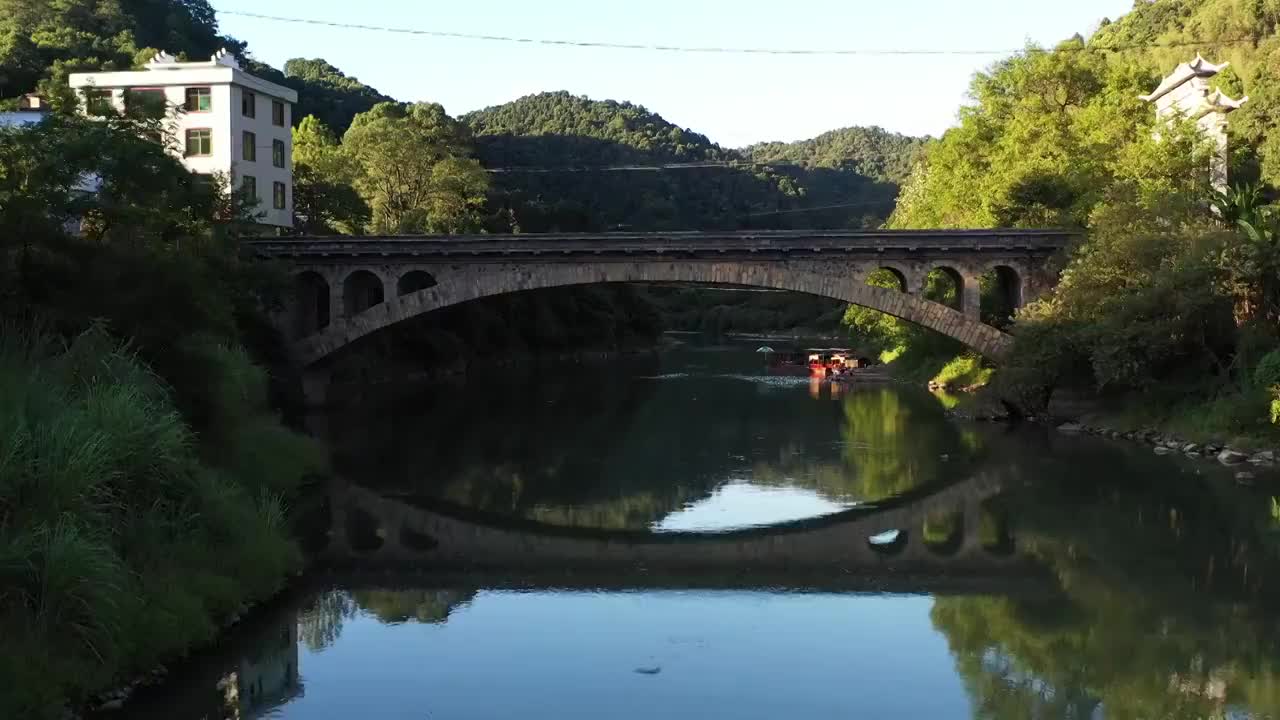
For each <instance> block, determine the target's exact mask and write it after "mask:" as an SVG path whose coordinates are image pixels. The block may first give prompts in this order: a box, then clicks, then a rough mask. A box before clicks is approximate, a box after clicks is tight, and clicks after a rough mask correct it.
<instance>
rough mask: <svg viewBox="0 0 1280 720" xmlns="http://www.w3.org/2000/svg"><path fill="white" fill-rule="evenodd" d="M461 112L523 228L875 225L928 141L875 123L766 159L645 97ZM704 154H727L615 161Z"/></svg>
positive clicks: (547, 100)
mask: <svg viewBox="0 0 1280 720" xmlns="http://www.w3.org/2000/svg"><path fill="white" fill-rule="evenodd" d="M462 119H463V121H464V122H466V123H467V125H468V126H469V127H470V128H471V129H472V131H473V132H474V133H475V145H476V153H477V156H478V157H479V158H480V160H481V162H483V163H484V164H485V165H486V166H487V167H489V168H502V169H504V170H506V171H505V172H502V173H496V174H495V176H494V187H493V193H492V196H493V199H494V202H495V203H496V204H497V205H499V206H500V212H505V213H507V214H508V215H509V217H510V218H511V219H512V221H513V222H514V225H515V228H516V229H518V230H520V231H523V232H542V231H552V230H561V231H574V230H606V229H611V228H626V229H633V230H667V229H671V230H696V229H733V228H790V227H822V228H846V227H866V226H877V225H879V224H880V223H881V222H883V221H884V219H885V218H886V217H887V216H888V213H889V212H890V211H891V210H892V209H893V204H894V200H895V198H896V197H897V192H898V186H897V184H896V183H895V182H894V181H893V178H892V177H890V175H891V174H892V175H893V177H901V176H903V175H905V170H904V168H906V167H908V166H909V164H910V161H911V153H913V152H914V151H915V148H916V146H917V145H918V144H919V142H920V141H919V140H915V139H911V138H902V136H892V135H891V134H888V133H883V135H884V136H885V137H884V138H879V136H878V133H882V131H869V132H868V137H876V138H877V139H878V141H877V142H871V141H869V142H864V143H861V144H859V143H854V142H849V143H845V144H843V145H840V144H832V145H831V146H829V147H826V148H825V149H824V151H823V153H822V154H821V158H816V157H815V158H798V159H791V158H782V157H779V158H768V159H764V160H758V159H754V158H753V157H752V153H750V152H744V151H740V150H732V149H726V148H722V147H720V146H719V145H717V144H715V143H713V142H711V141H710V140H708V139H707V137H706V136H705V135H702V134H700V133H697V132H694V131H692V130H688V129H683V128H680V127H678V126H676V125H674V124H672V123H670V122H668V121H667V120H665V119H664V118H662V116H660V115H658V114H656V113H653V112H650V111H648V110H646V109H645V108H643V107H641V106H638V105H633V104H631V103H625V102H615V101H612V100H593V99H590V98H586V97H580V96H575V95H572V94H570V93H567V92H549V93H540V94H537V95H530V96H527V97H523V98H520V99H518V100H515V101H513V102H510V103H506V104H503V105H498V106H495V107H490V108H486V109H484V110H479V111H477V112H473V113H470V114H468V115H466V116H464V117H463V118H462ZM856 130H857V129H854V130H851V131H849V132H853V131H856ZM898 138H901V140H900V141H899V140H898ZM872 147H879V148H882V149H883V150H884V154H883V155H880V156H876V155H875V151H874V150H873V149H872ZM843 148H848V149H849V151H850V155H849V156H847V157H845V156H842V154H841V153H842V152H843ZM890 153H894V156H893V157H889V154H890ZM899 155H901V156H900V157H899ZM701 162H714V163H718V164H720V165H718V166H713V167H685V168H666V169H662V170H658V169H639V168H629V167H618V166H629V165H644V166H652V165H659V164H668V163H695V164H696V163H701ZM774 162H776V163H779V166H778V167H771V166H770V165H769V163H774ZM860 166H866V167H867V168H871V169H873V170H874V174H873V173H864V172H862V171H860V170H859V169H858V168H859V167H860ZM889 168H892V169H893V170H892V173H890V172H887V171H886V169H889ZM831 206H836V207H831Z"/></svg>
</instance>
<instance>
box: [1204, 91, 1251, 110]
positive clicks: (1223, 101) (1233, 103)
mask: <svg viewBox="0 0 1280 720" xmlns="http://www.w3.org/2000/svg"><path fill="white" fill-rule="evenodd" d="M1204 99H1205V103H1207V104H1208V109H1209V110H1211V111H1214V112H1231V111H1232V110H1239V109H1240V106H1241V105H1244V104H1245V103H1247V102H1249V96H1248V95H1245V96H1244V97H1242V98H1240V99H1239V100H1232V99H1231V98H1230V97H1227V94H1226V93H1224V92H1222V91H1221V90H1219V89H1217V88H1214V90H1213V92H1211V93H1209V94H1208V95H1206V96H1205V98H1204Z"/></svg>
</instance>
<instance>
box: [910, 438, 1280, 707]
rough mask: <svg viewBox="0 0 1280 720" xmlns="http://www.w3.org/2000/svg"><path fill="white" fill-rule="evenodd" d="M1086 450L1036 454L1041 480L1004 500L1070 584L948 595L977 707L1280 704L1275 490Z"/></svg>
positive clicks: (956, 646)
mask: <svg viewBox="0 0 1280 720" xmlns="http://www.w3.org/2000/svg"><path fill="white" fill-rule="evenodd" d="M1077 457H1078V462H1077V463H1073V465H1072V466H1071V467H1070V468H1065V469H1064V468H1063V467H1062V464H1061V463H1058V464H1057V466H1056V467H1055V466H1054V465H1051V464H1049V463H1037V462H1035V461H1032V460H1026V461H1025V469H1026V472H1027V474H1028V476H1036V475H1039V476H1041V478H1042V480H1041V481H1040V482H1036V483H1035V484H1033V485H1030V486H1028V487H1027V488H1024V489H1022V490H1020V491H1018V492H1016V493H1013V494H1011V495H1008V496H1005V497H1004V498H1003V499H1002V500H1003V501H1004V502H1005V503H1006V504H1007V507H1008V509H1009V512H1010V514H1011V516H1012V517H1013V518H1015V521H1016V524H1017V530H1016V532H1017V537H1018V542H1019V547H1020V548H1021V549H1022V550H1024V551H1026V552H1029V553H1031V554H1032V555H1035V556H1037V557H1039V558H1040V559H1041V560H1043V561H1044V562H1045V563H1046V564H1047V565H1048V566H1049V567H1051V568H1052V569H1053V570H1054V572H1055V573H1056V575H1057V578H1058V581H1059V585H1060V587H1061V592H1059V593H1057V594H1053V595H1050V596H1047V597H1043V596H1041V597H1009V598H975V597H948V598H940V599H938V600H937V601H936V603H935V606H934V610H933V621H934V624H935V626H936V627H938V629H939V630H941V631H942V632H943V633H944V634H945V635H946V636H947V639H948V642H949V644H950V646H951V651H952V653H953V654H954V655H955V657H956V662H957V667H958V669H959V671H960V673H961V675H962V676H963V677H964V679H965V682H966V684H967V687H968V690H969V692H970V694H971V696H972V698H973V702H974V706H975V712H976V714H978V715H979V716H981V717H989V718H1090V717H1094V715H1092V714H1091V713H1093V712H1094V708H1095V707H1097V708H1101V710H1100V712H1101V714H1102V715H1103V716H1105V717H1108V718H1130V717H1132V718H1175V717H1177V718H1181V717H1206V718H1207V717H1224V716H1226V715H1227V713H1228V711H1229V710H1231V709H1247V711H1249V712H1251V713H1253V715H1251V716H1252V717H1276V716H1277V714H1280V632H1278V631H1277V628H1276V626H1275V623H1274V620H1273V617H1272V611H1271V608H1273V607H1274V602H1275V601H1276V599H1277V598H1278V597H1280V593H1278V592H1277V590H1278V589H1280V583H1278V582H1277V581H1276V580H1275V570H1276V569H1277V557H1276V552H1275V551H1276V550H1277V546H1276V543H1275V540H1274V536H1273V534H1272V533H1273V529H1272V528H1273V519H1272V518H1271V513H1270V498H1269V497H1266V496H1258V495H1256V494H1254V493H1252V492H1250V491H1248V490H1244V489H1240V488H1237V487H1234V486H1232V485H1229V484H1225V483H1222V482H1221V481H1217V482H1209V481H1198V480H1195V479H1191V480H1189V481H1188V480H1186V479H1183V478H1178V477H1174V476H1172V474H1171V473H1170V472H1169V470H1170V467H1169V466H1167V465H1155V464H1152V465H1150V466H1147V465H1145V464H1144V463H1143V462H1135V461H1134V460H1133V459H1131V458H1130V459H1128V460H1123V463H1124V464H1123V466H1124V467H1126V468H1127V470H1128V472H1127V473H1126V474H1125V476H1124V477H1117V475H1116V474H1115V473H1114V468H1115V467H1116V466H1117V465H1119V463H1120V462H1122V459H1121V458H1118V457H1112V456H1108V455H1107V454H1106V453H1101V454H1098V453H1095V454H1081V455H1079V456H1077ZM1108 465H1109V466H1110V467H1111V468H1112V469H1113V472H1111V473H1110V474H1108V473H1106V472H1105V471H1104V470H1103V468H1105V467H1107V466H1108ZM1241 717H1246V716H1245V715H1241Z"/></svg>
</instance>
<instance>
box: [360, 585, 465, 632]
mask: <svg viewBox="0 0 1280 720" xmlns="http://www.w3.org/2000/svg"><path fill="white" fill-rule="evenodd" d="M475 596H476V591H475V590H458V589H429V590H356V591H354V592H352V593H351V599H352V600H353V601H354V603H355V604H356V606H357V607H359V608H360V609H361V610H363V611H364V612H366V613H368V614H370V615H372V616H373V617H375V618H377V619H378V621H379V622H382V623H387V624H393V625H394V624H400V623H406V622H420V623H442V622H444V621H446V620H448V619H449V615H450V613H452V612H453V611H455V610H457V609H458V608H459V607H462V606H464V605H466V604H467V603H469V602H471V600H472V598H474V597H475Z"/></svg>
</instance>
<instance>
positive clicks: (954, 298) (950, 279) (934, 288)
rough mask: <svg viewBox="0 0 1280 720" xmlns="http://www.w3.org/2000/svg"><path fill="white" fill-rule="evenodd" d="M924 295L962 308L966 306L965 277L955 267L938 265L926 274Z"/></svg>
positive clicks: (953, 306) (956, 307) (950, 305)
mask: <svg viewBox="0 0 1280 720" xmlns="http://www.w3.org/2000/svg"><path fill="white" fill-rule="evenodd" d="M924 296H925V299H927V300H932V301H934V302H938V303H942V304H943V305H947V306H949V307H952V308H955V309H956V310H960V309H962V308H964V278H963V277H962V276H961V275H960V271H959V270H956V269H955V268H950V267H945V266H941V267H936V268H934V269H932V270H930V271H929V274H928V275H925V276H924Z"/></svg>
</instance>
